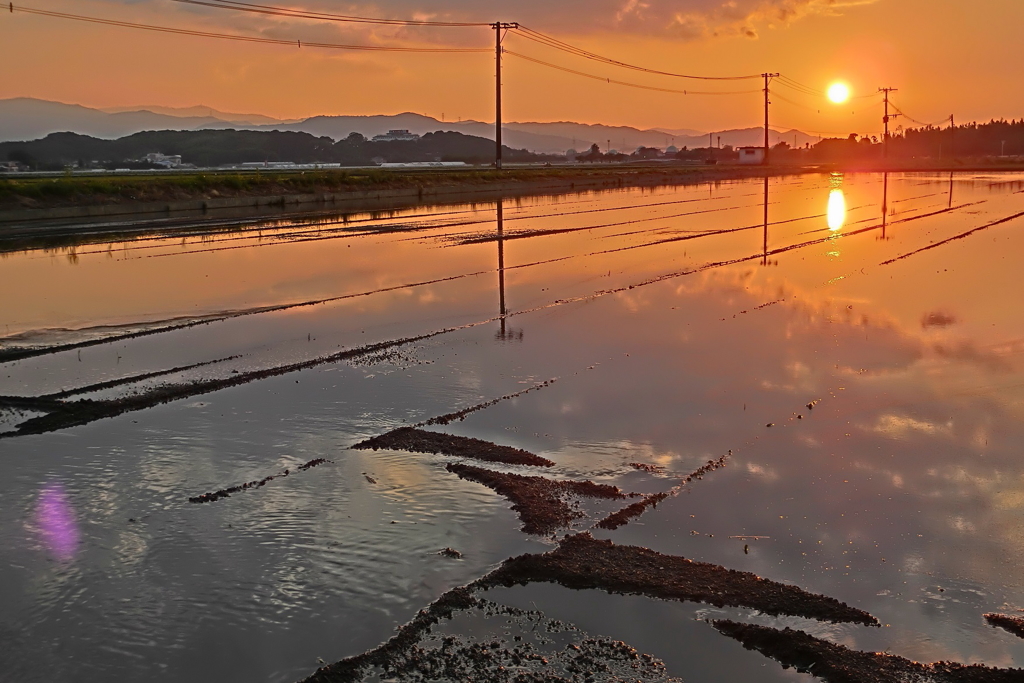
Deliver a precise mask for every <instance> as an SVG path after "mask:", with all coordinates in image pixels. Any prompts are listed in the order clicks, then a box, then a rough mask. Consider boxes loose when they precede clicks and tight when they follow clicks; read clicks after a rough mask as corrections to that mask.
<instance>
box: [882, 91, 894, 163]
mask: <svg viewBox="0 0 1024 683" xmlns="http://www.w3.org/2000/svg"><path fill="white" fill-rule="evenodd" d="M878 92H880V93H882V96H883V97H884V98H885V114H883V115H882V123H883V124H885V137H883V138H882V156H883V157H885V158H886V159H888V158H889V120H890V119H894V118H896V117H897V116H899V114H890V113H889V93H891V92H896V88H879V89H878Z"/></svg>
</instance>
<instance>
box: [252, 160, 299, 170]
mask: <svg viewBox="0 0 1024 683" xmlns="http://www.w3.org/2000/svg"><path fill="white" fill-rule="evenodd" d="M239 166H240V167H241V168H257V169H258V168H276V169H293V168H295V167H296V166H297V164H296V163H295V162H294V161H246V162H243V163H241V164H239Z"/></svg>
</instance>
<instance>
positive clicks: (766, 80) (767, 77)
mask: <svg viewBox="0 0 1024 683" xmlns="http://www.w3.org/2000/svg"><path fill="white" fill-rule="evenodd" d="M778 75H779V74H777V73H775V74H771V73H763V74H761V76H762V77H764V162H763V163H764V164H767V163H768V105H769V104H771V102H770V101H769V100H768V84H769V83H770V82H771V79H773V78H777V77H778Z"/></svg>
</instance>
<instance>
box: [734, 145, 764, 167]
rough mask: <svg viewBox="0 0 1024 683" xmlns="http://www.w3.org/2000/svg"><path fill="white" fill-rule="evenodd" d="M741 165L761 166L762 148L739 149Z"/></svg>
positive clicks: (762, 161)
mask: <svg viewBox="0 0 1024 683" xmlns="http://www.w3.org/2000/svg"><path fill="white" fill-rule="evenodd" d="M739 153H740V163H741V164H763V163H764V147H740V148H739Z"/></svg>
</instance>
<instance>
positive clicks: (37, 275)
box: [0, 173, 1024, 682]
mask: <svg viewBox="0 0 1024 683" xmlns="http://www.w3.org/2000/svg"><path fill="white" fill-rule="evenodd" d="M1022 212H1024V176H1021V175H1013V174H988V175H986V174H967V173H965V174H956V175H952V176H950V175H948V174H943V175H937V174H889V175H887V176H883V175H879V174H853V175H849V174H848V175H845V176H842V175H829V174H822V175H804V176H799V177H784V178H773V179H770V180H769V181H767V182H765V181H763V180H752V181H751V180H744V181H736V182H723V183H715V184H710V185H700V186H688V187H679V188H661V189H657V190H640V189H632V190H615V191H606V192H594V193H584V194H579V195H570V196H561V197H549V198H533V199H520V200H515V201H511V200H509V201H505V202H502V203H500V204H499V205H495V204H493V203H490V204H478V205H454V206H443V207H423V208H418V209H413V210H406V211H400V212H394V213H391V214H376V215H371V214H360V215H348V216H339V217H337V218H336V219H328V218H323V217H320V218H318V219H316V220H315V221H314V220H310V221H303V220H292V219H289V220H287V221H276V222H272V221H263V222H259V223H255V222H254V223H253V224H252V225H251V226H246V227H245V228H244V229H239V230H236V231H232V232H223V233H217V234H212V235H199V234H195V235H186V236H181V235H178V236H174V237H167V236H154V237H142V238H138V239H135V240H132V241H125V242H117V243H97V242H91V243H83V244H81V245H79V246H77V247H74V248H71V247H66V246H65V247H60V248H54V249H52V250H47V249H38V250H31V251H25V252H16V253H7V254H5V255H4V256H3V260H2V262H0V291H4V292H6V293H10V294H9V296H8V297H5V304H4V307H3V315H2V319H0V325H2V327H0V334H2V335H3V338H2V340H0V341H2V346H0V349H3V350H6V351H10V350H11V349H27V348H36V347H38V348H40V349H43V350H46V349H49V350H55V352H54V353H39V354H38V355H29V356H27V357H23V358H21V359H18V360H11V361H8V362H5V363H3V364H0V394H2V395H7V396H12V395H13V396H41V395H47V394H54V393H57V392H70V393H69V394H68V395H69V396H74V397H80V398H95V399H110V398H116V397H123V396H130V395H133V394H138V393H141V392H145V391H146V390H147V389H150V388H152V387H155V386H159V385H162V384H168V383H184V382H190V381H194V380H200V379H213V378H230V377H232V376H234V375H245V373H247V372H251V371H253V370H262V369H273V368H280V367H283V366H288V365H289V364H295V363H300V362H302V361H305V360H310V359H317V358H322V357H325V356H328V355H329V354H332V353H335V352H337V351H339V350H343V349H354V348H360V347H365V346H367V345H373V344H381V345H382V347H381V349H380V350H379V351H378V352H375V353H372V354H368V355H362V356H359V357H357V358H355V359H352V360H350V361H343V362H330V363H323V364H318V365H314V366H311V367H306V368H305V369H301V370H296V371H294V372H287V373H284V374H278V375H275V376H270V377H267V378H265V379H259V380H255V381H252V382H246V383H243V384H240V385H238V386H234V387H231V388H228V389H223V390H220V391H216V392H212V393H203V394H198V395H195V396H190V397H188V398H185V399H182V400H175V401H171V402H168V403H165V404H161V405H158V406H154V407H149V408H147V409H145V410H138V411H132V412H127V413H124V414H122V415H119V416H117V417H114V418H111V419H102V420H96V421H93V422H90V423H88V424H85V425H81V426H76V427H72V428H67V429H60V430H57V431H54V432H49V433H45V434H38V435H23V436H12V437H10V438H5V439H2V440H0V459H2V462H3V468H4V469H3V472H4V477H3V478H2V479H0V500H2V501H3V505H2V506H0V605H2V606H3V609H2V610H0V642H2V643H3V647H0V671H3V672H5V673H4V676H3V677H4V678H9V679H10V680H19V681H43V680H52V679H55V678H64V679H68V680H83V681H84V680H98V679H116V680H123V681H149V680H166V681H183V680H187V679H190V678H196V677H199V678H201V679H203V680H207V679H210V678H212V677H214V676H220V677H224V678H226V679H228V680H254V681H273V682H278V681H282V682H283V681H292V680H296V679H300V678H302V677H304V676H306V675H308V674H309V673H311V672H312V671H313V670H314V669H315V668H316V667H317V666H318V658H320V659H322V660H324V661H327V662H332V661H336V660H338V659H340V658H342V657H345V656H349V655H353V654H357V653H359V652H362V651H364V650H366V649H368V648H370V647H373V646H375V645H377V644H378V643H380V642H382V641H384V640H386V639H387V638H388V637H389V636H390V635H391V634H392V632H393V629H394V627H395V626H397V625H399V624H401V623H404V622H406V621H407V620H408V619H410V618H411V617H412V616H413V615H414V614H415V613H416V611H417V610H419V609H420V608H422V607H424V606H426V605H427V604H429V603H430V602H431V601H432V600H434V599H436V598H437V597H438V596H439V595H441V594H442V593H443V592H444V591H445V590H447V589H449V588H451V587H453V586H456V585H460V584H463V583H466V582H468V581H471V580H473V579H474V578H477V577H479V576H481V575H482V574H484V573H485V572H486V571H488V570H489V569H490V568H492V567H494V566H496V565H497V564H498V563H500V562H501V561H502V560H504V559H505V558H506V557H509V556H510V555H513V554H518V553H522V552H542V551H544V550H546V549H548V548H550V547H552V541H551V540H550V539H544V538H536V537H528V536H526V535H524V534H523V533H521V532H520V531H519V526H520V523H519V520H518V519H517V518H516V516H515V514H514V513H513V512H512V511H511V510H509V505H508V503H507V502H506V501H504V500H503V499H501V498H499V497H498V496H496V495H495V494H494V493H493V492H491V491H490V490H489V489H486V488H484V487H482V486H480V485H478V484H474V483H471V482H467V481H462V480H460V479H458V478H457V477H455V476H454V475H451V474H449V473H448V472H446V471H445V469H444V465H445V463H446V462H447V460H446V459H445V458H444V457H441V456H428V455H418V454H411V453H396V452H385V451H378V452H373V451H356V450H350V449H349V447H350V446H351V445H353V444H355V443H356V442H358V441H360V440H362V439H365V438H368V437H371V436H376V435H379V434H381V433H383V432H385V431H388V430H390V429H393V428H395V427H398V426H401V425H404V424H412V423H416V422H419V421H421V420H424V419H426V418H429V417H431V416H435V415H440V414H444V413H448V412H451V411H454V410H459V409H461V408H465V407H468V406H472V405H475V404H477V403H480V402H482V401H487V400H490V399H492V398H496V397H499V396H503V395H507V394H510V393H513V392H517V391H520V390H522V389H524V388H527V387H530V386H533V385H534V384H537V383H541V382H544V381H545V380H549V379H553V378H557V380H558V381H557V382H555V383H554V384H551V385H549V386H546V387H544V388H542V389H539V390H537V391H533V392H530V393H528V394H525V395H522V396H520V397H518V398H515V399H511V400H507V401H503V402H501V403H498V404H497V405H495V406H493V407H491V408H488V409H486V410H482V411H478V412H474V413H472V414H470V415H469V416H468V417H467V418H466V419H465V421H462V422H457V423H453V424H451V425H448V426H446V427H443V428H441V427H436V429H443V430H444V431H448V432H451V433H457V434H462V435H467V436H474V437H478V438H482V439H486V440H489V441H493V442H496V443H500V444H507V445H511V446H517V447H521V448H526V449H528V450H531V451H533V452H535V453H538V454H540V455H543V456H544V457H546V458H549V459H551V460H554V461H555V462H556V463H557V464H556V466H555V468H553V471H552V473H551V474H552V476H555V477H573V478H587V479H592V480H594V481H598V482H602V483H611V484H615V485H617V486H620V487H622V488H623V489H626V490H629V491H637V492H644V493H646V492H655V491H660V490H668V489H670V488H671V487H672V486H673V485H674V484H675V483H676V481H677V479H676V478H677V477H678V476H682V475H685V474H686V473H688V472H690V471H692V470H694V469H695V468H697V467H699V466H700V465H701V464H703V463H704V462H706V461H707V460H708V459H711V458H717V457H719V456H721V455H724V454H727V453H729V452H730V451H731V452H732V455H731V458H730V460H729V466H728V467H726V468H725V469H722V470H718V471H716V472H714V473H712V474H710V475H708V476H707V477H705V478H704V479H703V480H700V481H695V482H693V483H692V484H691V485H689V486H688V487H686V488H685V489H684V490H683V491H682V493H681V494H680V495H678V496H675V497H673V498H670V499H669V500H667V501H665V502H664V503H662V504H661V505H659V506H658V507H657V509H655V510H651V511H649V512H648V513H647V514H645V515H644V516H643V517H641V518H639V519H637V520H635V521H634V522H632V523H630V524H629V525H627V526H625V527H622V528H620V529H618V530H616V531H614V532H595V534H596V535H599V536H601V537H605V538H611V539H613V540H615V541H616V542H618V543H630V544H640V545H645V546H648V547H651V548H653V549H655V550H658V551H661V552H664V553H671V554H679V555H684V556H686V557H690V558H693V559H698V560H705V561H710V562H714V563H718V564H722V565H724V566H726V567H729V568H735V569H744V570H749V571H754V572H756V573H758V574H759V575H761V576H765V577H768V578H771V579H775V580H778V581H783V582H790V583H794V584H797V585H799V586H801V587H803V588H806V589H808V590H811V591H814V592H820V593H825V594H827V595H831V596H834V597H836V598H839V599H841V600H844V601H846V602H848V603H850V604H852V605H855V606H857V607H860V608H862V609H866V610H868V611H870V612H871V613H872V614H875V615H876V616H878V618H879V619H880V620H881V621H882V623H883V624H884V625H885V626H884V627H883V628H881V629H869V628H863V627H855V626H836V625H829V624H821V623H817V622H813V621H811V620H805V619H794V618H784V619H771V618H767V617H764V616H761V615H757V614H752V613H750V611H749V610H733V609H725V610H718V609H715V608H709V607H708V606H705V605H696V604H688V603H684V604H668V603H660V602H656V601H653V600H650V599H647V598H639V597H623V596H610V595H607V594H604V593H598V592H593V591H586V592H572V591H569V590H566V589H563V588H559V587H554V586H528V587H524V588H519V589H502V590H494V591H491V592H490V594H489V595H488V596H487V597H488V598H489V599H491V600H496V601H498V602H503V603H505V604H509V605H513V606H518V607H522V608H524V609H540V610H542V611H543V612H544V613H545V614H546V615H548V616H549V617H552V618H557V619H564V620H568V621H572V622H573V623H575V624H576V625H578V626H579V627H580V628H583V629H585V630H586V631H587V632H589V633H593V634H600V635H605V636H609V637H612V638H616V639H621V640H625V641H626V642H629V643H630V644H631V645H633V646H635V647H637V648H639V649H640V650H642V651H644V652H649V653H651V654H653V655H655V656H656V657H659V658H661V659H662V660H664V661H665V663H666V665H667V666H668V672H669V673H670V674H671V675H673V676H678V677H681V678H683V679H684V680H710V679H713V678H716V677H717V678H718V679H722V680H725V679H730V680H759V681H785V680H795V679H797V678H800V679H808V678H809V677H807V676H804V675H799V674H795V673H793V672H792V671H784V670H783V669H781V668H780V667H778V666H777V665H776V664H775V663H774V662H772V661H769V660H766V659H764V658H762V657H761V656H760V655H758V654H756V653H753V652H748V651H746V650H743V649H742V647H740V646H739V645H738V644H736V643H734V642H732V641H729V640H727V639H725V638H723V637H721V636H720V635H718V634H717V633H716V632H715V631H714V630H713V629H712V628H711V627H710V626H708V625H707V624H706V623H704V622H703V621H701V619H704V618H708V617H715V616H728V617H730V618H738V619H743V620H748V621H755V622H757V623H765V624H771V625H779V624H785V625H791V626H795V627H799V628H801V629H804V630H807V631H808V632H810V633H812V634H814V635H816V636H818V637H824V638H828V639H831V640H833V641H835V642H839V643H842V644H846V645H850V646H851V647H856V648H859V649H868V650H872V651H876V650H877V651H881V650H888V651H891V652H893V653H896V654H900V655H903V656H906V657H908V658H911V659H916V660H920V661H935V660H939V659H955V660H958V661H966V662H984V663H986V664H989V665H993V666H1018V667H1019V666H1024V641H1020V640H1018V639H1015V638H1014V637H1013V636H1011V635H1009V634H1008V633H1005V632H1003V631H1001V630H994V629H991V628H989V627H987V626H986V625H985V624H984V622H983V620H982V616H981V615H982V614H983V613H984V612H989V611H1003V612H1014V611H1016V610H1017V609H1019V608H1024V582H1022V578H1021V576H1020V573H1019V571H1018V569H1017V568H1018V567H1019V566H1020V565H1021V563H1022V561H1024V532H1022V530H1024V526H1022V515H1024V460H1022V459H1021V457H1020V444H1021V443H1024V433H1022V432H1024V429H1022V427H1021V425H1022V420H1021V417H1022V415H1024V362H1022V360H1024V359H1022V351H1024V315H1022V314H1021V308H1020V305H1019V301H1018V299H1019V291H1020V283H1019V266H1018V262H1019V259H1020V258H1021V256H1022V255H1024V233H1022V228H1024V217H1022ZM193 323H202V324H193ZM147 330H148V331H152V332H154V333H153V334H148V335H145V336H135V335H136V334H137V333H138V332H140V331H147ZM424 335H432V336H429V337H425V338H423V339H420V340H419V341H416V342H412V343H406V344H401V345H397V346H388V345H387V343H388V342H391V341H394V340H401V339H406V338H410V337H421V336H424ZM82 342H95V343H92V344H90V345H84V346H83V345H80V344H81V343H82ZM62 345H64V346H62ZM68 345H71V346H68ZM76 345H77V346H76ZM60 349H64V350H60ZM168 371H170V372H168ZM808 404H812V405H813V408H808ZM32 415H33V413H32V412H31V411H30V410H15V409H13V408H11V409H5V410H4V411H2V413H0V429H3V430H8V431H13V430H16V429H17V428H18V425H19V424H20V423H22V422H23V421H24V420H25V419H26V418H28V417H31V416H32ZM314 458H327V459H329V460H331V461H332V462H331V463H328V464H325V465H322V466H320V467H317V468H314V469H310V470H308V471H304V472H298V471H295V468H296V466H297V465H299V464H301V463H303V462H307V461H309V460H312V459H314ZM631 462H643V463H648V464H653V465H659V466H661V467H663V468H664V472H663V473H661V474H651V473H645V472H640V471H637V470H635V469H633V468H632V467H630V466H629V463H631ZM285 469H289V470H290V471H291V473H290V474H289V476H287V477H284V478H279V479H275V480H274V481H272V482H270V483H268V484H267V485H266V486H264V487H261V488H259V489H256V490H252V491H246V492H243V493H239V494H235V495H233V496H231V497H230V498H227V499H223V500H220V501H217V502H215V503H211V504H204V505H195V504H191V503H189V500H188V499H189V497H191V496H196V495H199V494H201V493H204V492H207V491H215V490H217V489H220V488H223V487H226V486H231V485H235V484H240V483H242V482H247V481H252V480H258V479H261V478H263V477H266V476H268V475H274V474H277V473H280V472H282V471H283V470H285ZM674 477H676V478H674ZM594 514H595V515H596V514H597V513H596V512H595V513H594ZM594 521H595V518H594V517H590V518H587V519H584V520H581V521H580V522H579V523H578V524H577V525H576V529H577V530H583V529H587V528H589V527H590V525H591V524H592V523H593V522H594ZM754 537H756V538H754ZM445 547H452V548H456V549H458V550H459V551H461V552H462V553H463V558H462V559H461V560H451V559H447V558H445V557H443V556H439V555H438V554H437V552H438V551H439V550H441V549H442V548H445Z"/></svg>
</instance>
